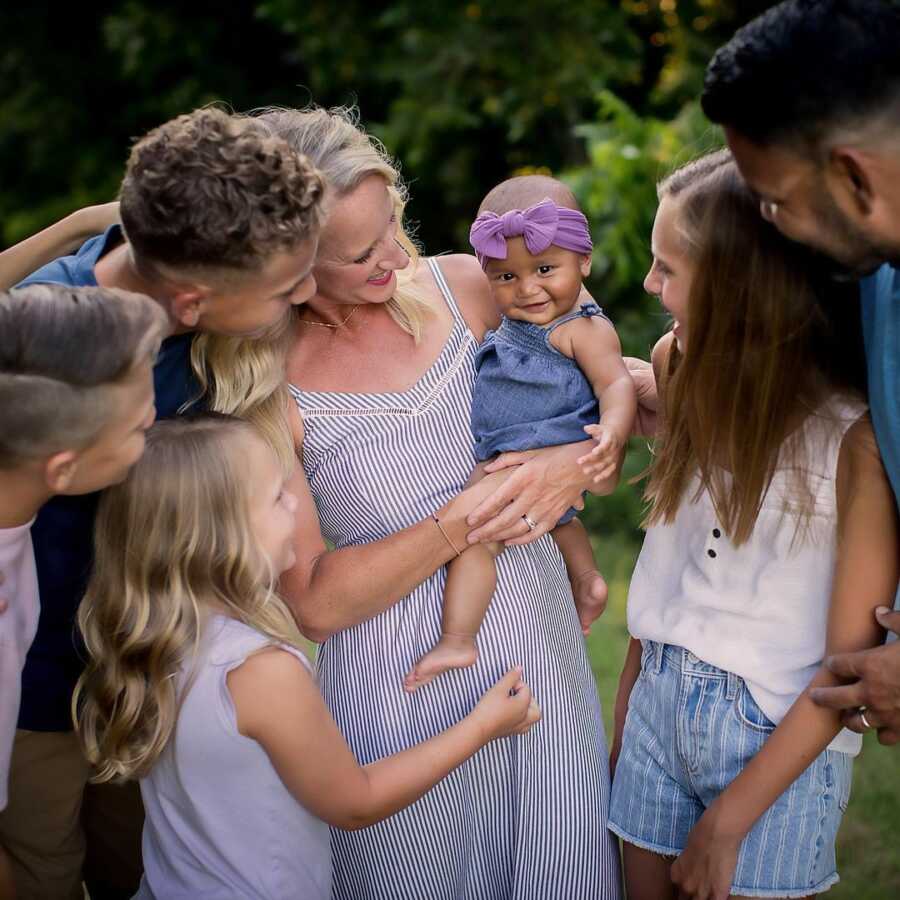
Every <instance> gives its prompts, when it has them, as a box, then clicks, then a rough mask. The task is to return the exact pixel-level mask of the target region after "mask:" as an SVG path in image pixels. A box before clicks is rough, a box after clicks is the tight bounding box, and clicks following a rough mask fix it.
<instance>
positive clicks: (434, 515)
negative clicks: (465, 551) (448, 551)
mask: <svg viewBox="0 0 900 900" xmlns="http://www.w3.org/2000/svg"><path fill="white" fill-rule="evenodd" d="M431 518H432V519H434V524H435V525H437V527H438V528H440V530H441V534H442V535H443V536H444V540H445V541H446V542H447V543H448V544H449V545H450V546H451V547H452V548H453V552H454V553H455V554H456V555H457V556H462V550H460V549H459V548H458V547H457V546H456V544H454V543H453V541H451V540H450V535H449V534H447V532H446V531H445V530H444V526H443V525H441V520H440V519H439V518H438V516H437V513H432V514H431Z"/></svg>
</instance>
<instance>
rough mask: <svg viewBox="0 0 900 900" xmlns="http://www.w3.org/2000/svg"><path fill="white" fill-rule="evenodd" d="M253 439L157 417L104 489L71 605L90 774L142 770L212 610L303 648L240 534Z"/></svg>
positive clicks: (220, 424)
mask: <svg viewBox="0 0 900 900" xmlns="http://www.w3.org/2000/svg"><path fill="white" fill-rule="evenodd" d="M259 439H260V435H259V434H258V432H257V431H256V429H255V428H254V427H253V426H252V425H250V424H249V423H247V422H245V421H243V420H241V419H237V418H234V417H230V416H221V415H217V414H205V415H202V416H197V417H190V416H188V417H180V418H177V419H172V420H165V421H160V422H157V423H156V424H155V425H154V426H153V427H152V428H151V429H150V430H149V431H148V433H147V448H146V451H145V453H144V456H143V457H142V458H141V459H140V461H139V462H138V463H137V464H136V465H135V466H134V468H133V469H132V470H131V472H130V474H129V475H128V478H127V479H126V480H125V481H124V482H123V483H122V484H120V485H116V486H115V487H112V488H110V489H109V490H107V491H105V492H104V494H103V497H102V499H101V501H100V507H99V511H98V515H97V520H96V525H95V534H94V543H95V558H94V567H93V571H92V574H91V579H90V582H89V584H88V588H87V592H86V594H85V597H84V600H83V601H82V603H81V606H80V608H79V611H78V626H79V628H80V630H81V633H82V635H83V636H84V641H85V645H86V647H87V650H88V653H89V662H88V665H87V668H86V669H85V671H84V673H83V674H82V676H81V678H80V679H79V681H78V685H77V687H76V689H75V694H74V697H73V700H72V714H73V717H74V719H75V723H76V727H77V729H78V732H79V734H80V737H81V740H82V743H83V745H84V749H85V752H86V755H87V758H88V760H89V761H90V762H91V763H92V764H93V765H94V766H95V767H96V773H95V776H94V780H96V781H110V780H113V779H115V780H122V779H128V778H137V777H141V776H143V775H145V774H146V773H147V772H148V771H149V769H150V767H151V766H152V765H153V763H154V762H155V761H156V759H157V758H158V757H159V755H160V753H162V751H163V749H164V748H165V746H166V744H167V743H168V741H169V739H170V737H171V735H172V731H173V729H174V727H175V722H176V720H177V717H178V704H179V697H178V695H177V682H178V678H177V675H178V673H179V671H180V670H181V669H182V667H184V666H190V663H191V660H192V658H193V657H194V656H196V654H197V653H198V650H199V647H200V640H201V636H202V632H203V627H204V622H205V621H206V619H207V617H208V616H209V615H210V613H211V611H212V610H218V611H221V612H223V613H225V614H226V615H229V616H232V617H233V618H235V619H239V620H240V621H242V622H244V623H246V624H247V625H249V626H250V627H252V628H255V629H256V630H257V631H260V632H262V633H263V634H265V635H267V636H268V637H270V638H271V639H272V641H273V642H280V643H285V644H289V645H293V646H297V647H302V646H303V641H302V638H301V635H300V633H299V631H298V630H297V626H296V624H295V622H294V619H293V617H292V616H291V614H290V612H289V611H288V609H287V607H286V606H285V604H284V603H283V602H282V601H281V600H280V599H279V597H278V596H277V595H276V594H275V591H274V584H275V578H276V573H273V572H272V571H271V566H270V564H269V562H268V560H267V559H266V557H265V556H264V554H263V553H262V551H261V549H260V548H259V546H258V544H257V541H256V539H255V537H254V535H253V534H252V532H251V531H250V525H249V522H250V516H249V507H248V501H249V497H248V487H247V479H246V478H244V477H242V473H241V471H240V459H241V455H242V449H244V448H246V442H247V441H252V440H259Z"/></svg>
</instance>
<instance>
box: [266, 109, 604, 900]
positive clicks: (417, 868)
mask: <svg viewBox="0 0 900 900" xmlns="http://www.w3.org/2000/svg"><path fill="white" fill-rule="evenodd" d="M259 120H260V121H261V122H263V123H265V124H266V125H267V126H268V127H269V128H270V129H271V130H272V132H273V133H274V134H276V135H278V136H280V137H283V138H285V139H286V140H287V142H288V143H289V144H291V145H292V146H293V147H294V148H295V149H296V150H298V151H299V152H300V153H302V154H304V155H306V156H307V157H308V158H309V159H310V160H311V161H312V163H313V164H314V165H315V166H316V167H317V168H318V169H319V170H320V171H321V172H322V174H323V176H324V178H325V179H326V182H327V184H328V186H329V192H330V200H329V201H328V202H329V211H328V216H327V219H326V222H325V225H324V227H323V230H322V233H321V239H320V243H319V251H318V255H317V258H316V263H315V266H314V270H313V275H314V277H315V280H316V293H315V295H314V296H313V297H312V298H311V299H310V300H309V301H307V302H306V303H305V304H304V305H303V306H301V307H298V308H297V311H296V321H295V323H294V326H293V336H292V341H291V348H290V351H289V355H288V370H287V371H288V380H289V382H290V385H291V388H290V389H291V393H292V394H293V396H294V398H295V400H296V403H297V406H298V408H299V410H300V412H301V414H302V417H303V435H302V439H303V463H304V469H305V474H306V476H307V479H308V483H309V490H308V491H307V490H306V489H305V486H300V485H298V486H297V494H298V498H299V502H300V510H299V514H298V529H297V537H296V544H295V545H296V547H297V550H298V561H297V564H296V565H295V566H294V568H293V569H292V570H291V571H290V572H289V573H286V575H285V577H284V578H283V579H282V589H283V591H284V592H285V596H286V597H287V599H288V602H289V603H290V604H291V607H292V609H293V611H294V613H295V615H296V616H297V619H298V622H299V623H300V626H301V629H302V630H303V631H304V632H305V633H306V634H308V635H309V636H311V637H313V638H315V639H316V640H318V641H320V642H322V647H321V648H320V651H319V656H318V669H319V675H320V679H321V684H322V689H323V692H324V695H325V699H326V702H327V703H328V706H329V708H330V710H331V712H332V714H333V715H334V717H335V719H336V721H337V723H338V726H339V727H340V729H341V731H342V733H343V734H344V735H345V736H346V738H347V741H348V743H349V745H350V747H351V749H352V750H353V752H354V754H355V755H356V756H357V758H359V759H360V761H362V762H368V761H371V760H373V759H375V758H378V757H380V756H383V755H384V754H386V753H394V752H398V751H402V750H404V749H406V748H408V747H410V746H412V745H413V744H415V743H417V742H419V741H421V740H423V739H427V738H430V737H431V736H433V735H435V734H437V733H439V732H440V731H442V730H443V729H444V728H446V727H447V726H448V725H449V724H451V723H452V722H454V721H456V720H457V719H458V718H459V717H460V715H461V714H463V713H464V712H465V710H467V709H468V708H470V707H471V704H472V702H473V701H474V699H475V698H477V697H478V696H480V695H481V694H482V693H483V691H484V689H485V687H486V686H487V685H489V684H491V683H493V681H494V680H496V678H497V676H498V675H499V674H501V673H502V672H504V671H506V670H507V669H508V667H509V665H510V663H512V662H520V663H522V664H523V666H524V670H525V675H526V677H527V678H528V680H529V684H530V686H531V687H532V689H533V691H534V693H535V696H536V698H537V700H538V702H539V703H540V704H541V707H542V709H543V710H544V713H545V718H544V721H543V722H542V723H541V727H540V728H539V729H535V730H534V731H533V732H531V733H529V734H528V735H524V736H517V737H511V738H508V739H505V740H503V741H497V742H495V743H494V744H493V745H491V746H489V747H487V748H486V749H485V750H482V751H480V752H479V753H478V754H476V755H475V756H474V757H473V758H472V759H471V760H469V761H468V762H467V763H465V764H464V765H462V766H461V767H460V768H459V769H457V770H456V771H455V772H454V773H452V774H451V775H450V776H449V777H448V778H447V779H445V780H444V781H443V782H442V783H441V784H440V785H439V786H438V787H437V788H436V789H435V790H434V791H433V792H432V793H431V794H429V795H428V796H427V797H426V798H424V799H423V800H422V801H421V802H419V803H417V804H415V805H413V806H411V807H409V808H408V809H406V810H404V811H403V812H401V813H399V814H398V815H397V816H395V817H394V818H392V819H391V820H389V821H387V822H384V823H381V824H380V825H376V826H374V827H372V828H369V829H366V830H365V831H362V832H352V833H348V832H342V831H335V832H334V833H333V835H332V846H333V849H334V864H335V883H334V896H335V897H336V898H339V900H344V898H346V900H350V898H353V900H366V898H372V900H375V898H384V897H391V898H398V900H399V898H409V900H420V898H422V897H428V898H430V900H456V898H478V900H493V898H498V900H499V898H504V900H509V898H516V900H524V898H535V900H537V898H540V900H553V898H566V900H577V898H591V900H596V898H598V897H602V898H604V900H615V898H617V897H619V895H620V887H619V870H618V859H617V854H616V849H615V846H614V843H613V841H612V839H611V837H610V836H609V834H608V832H607V829H606V809H607V803H608V795H609V786H608V767H607V756H606V743H605V737H604V733H603V725H602V721H601V715H600V705H599V702H598V699H597V696H596V691H595V687H594V682H593V676H592V673H591V669H590V666H589V665H588V661H587V659H586V656H585V652H584V646H583V642H582V638H581V629H580V626H579V622H578V617H577V615H576V612H575V608H574V605H573V602H572V594H571V590H570V587H569V583H568V581H567V579H566V574H565V570H564V568H563V565H562V561H561V559H560V556H559V553H558V551H557V550H556V547H555V545H554V544H553V541H552V539H551V538H550V537H549V536H548V532H549V531H550V529H552V527H553V526H554V525H555V523H556V522H557V520H558V519H559V517H560V516H561V515H562V514H563V512H565V510H567V509H568V508H569V507H571V506H573V505H576V506H580V505H581V502H582V501H581V493H582V491H583V490H585V489H587V488H591V487H596V486H593V485H589V484H588V479H586V478H585V476H584V475H583V474H582V473H581V471H580V468H579V467H578V466H577V464H576V460H577V459H578V458H579V456H580V455H582V454H583V453H585V452H586V451H587V448H589V447H590V444H588V443H584V444H575V445H566V446H562V447H557V448H552V449H549V450H544V451H538V452H536V453H533V454H521V455H520V454H513V455H511V459H510V458H508V459H506V460H505V461H504V462H506V463H510V462H513V463H518V462H522V465H521V466H519V468H518V469H516V470H515V471H514V473H513V474H512V475H511V476H510V477H509V478H508V480H507V481H506V482H505V484H504V485H503V486H502V487H500V488H499V489H497V490H495V491H494V492H493V493H492V494H491V495H490V497H489V498H488V499H487V500H486V501H485V502H484V503H483V504H482V506H481V508H480V509H479V510H477V511H476V512H477V515H476V516H475V517H473V518H472V519H471V520H467V519H466V517H465V515H464V514H462V511H461V506H462V503H463V501H464V499H465V498H466V497H467V495H469V491H467V492H466V494H463V495H460V493H459V492H460V491H461V489H462V486H463V485H464V484H465V482H466V480H467V478H468V476H469V473H470V472H471V470H472V467H473V465H474V457H473V447H472V443H473V442H472V434H471V430H470V427H469V407H470V402H471V391H472V383H473V374H474V370H473V357H474V353H475V348H476V346H477V344H478V343H479V341H480V340H481V338H482V336H483V334H484V332H485V331H486V330H487V329H488V328H491V327H496V325H497V321H498V318H497V313H496V311H495V309H494V305H493V303H492V301H491V298H490V294H489V290H488V284H487V281H486V280H485V278H484V275H483V273H482V271H481V268H480V266H479V265H478V262H477V261H476V260H475V258H474V257H473V256H465V255H449V256H443V257H440V258H439V259H434V258H432V259H420V258H419V257H418V254H417V252H416V248H415V247H414V246H413V244H412V243H411V242H410V240H409V238H408V237H407V236H406V234H405V233H404V230H403V223H402V217H403V206H404V199H405V197H404V193H403V189H402V186H401V184H400V181H399V178H398V174H397V171H396V168H395V167H394V165H393V164H392V162H391V161H390V159H389V158H388V157H387V155H386V154H385V152H384V151H383V148H381V147H380V146H379V145H378V144H377V143H376V142H375V141H373V140H372V139H371V138H370V137H369V136H367V135H366V134H365V133H364V132H363V131H362V130H361V129H360V128H359V127H358V124H357V121H356V119H355V117H354V116H353V115H352V114H350V113H347V112H345V111H341V110H333V111H328V110H324V109H311V110H307V111H296V110H270V111H268V112H265V113H264V114H262V115H261V116H260V117H259ZM523 460H527V461H524V462H523ZM501 474H503V473H501ZM496 477H497V476H496V475H495V476H494V478H496ZM604 487H605V488H606V489H608V488H609V483H608V482H607V484H606V485H605V486H604ZM478 489H480V490H482V491H484V492H485V493H487V492H488V490H490V489H492V488H491V484H490V478H489V479H488V485H487V486H485V483H484V482H482V483H481V485H478V486H476V488H474V489H470V490H478ZM497 513H499V515H495V514H497ZM492 515H494V516H495V517H494V519H493V520H492V521H491V522H490V523H489V524H488V525H487V526H482V527H478V528H476V529H475V530H474V531H473V532H472V533H471V534H468V532H470V530H471V527H472V526H471V524H470V523H474V524H478V523H482V522H485V521H486V520H487V519H488V518H489V517H490V516H492ZM320 522H321V527H320V524H319V523H320ZM325 538H327V539H328V540H329V541H331V543H332V544H333V545H334V547H335V549H334V550H333V551H332V552H326V544H325ZM489 539H500V540H507V541H509V542H511V543H512V544H513V545H514V546H512V547H510V549H508V550H507V552H506V553H504V554H503V555H502V557H501V558H500V562H499V564H498V589H497V593H496V595H495V599H494V602H493V603H492V605H491V609H490V610H489V612H488V614H487V616H486V618H485V621H484V625H483V628H482V630H481V633H480V638H479V640H480V647H479V649H480V656H479V662H478V664H477V665H476V666H474V667H472V668H471V669H464V670H459V671H454V672H451V673H449V674H448V675H447V676H446V677H445V678H443V679H440V680H438V681H436V682H434V683H432V684H429V685H426V686H424V687H423V688H421V689H420V690H419V691H417V692H416V693H415V694H414V695H411V696H410V695H407V694H405V693H404V692H403V691H402V688H401V684H402V680H403V676H404V674H405V673H406V672H407V671H408V670H409V668H410V666H411V665H412V663H413V662H414V661H415V660H416V659H418V658H419V657H420V656H421V655H422V653H423V652H424V651H425V650H427V649H428V648H429V647H430V646H431V645H432V644H433V643H434V641H435V640H436V639H437V638H438V636H439V634H440V628H441V607H442V602H441V600H442V595H443V588H444V579H445V568H444V567H445V564H446V563H447V562H449V561H450V560H451V559H453V558H454V557H455V556H457V555H458V553H459V551H460V550H461V549H462V548H463V547H464V546H466V541H467V540H469V541H472V540H489ZM526 544H527V546H525V545H526ZM388 886H389V887H388Z"/></svg>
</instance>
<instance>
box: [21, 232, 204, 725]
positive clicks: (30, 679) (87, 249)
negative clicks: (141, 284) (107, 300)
mask: <svg viewBox="0 0 900 900" xmlns="http://www.w3.org/2000/svg"><path fill="white" fill-rule="evenodd" d="M122 240H123V238H122V231H121V228H120V227H119V226H118V225H113V226H111V227H110V228H108V229H107V230H106V231H105V232H104V233H103V234H99V235H97V236H96V237H93V238H91V239H90V240H89V241H87V242H86V243H84V244H83V245H82V246H81V248H80V249H79V250H78V251H77V252H76V253H74V254H73V255H72V256H63V257H60V258H59V259H55V260H53V262H51V263H48V264H47V265H46V266H44V267H43V268H42V269H38V271H37V272H34V273H33V274H31V275H29V276H28V278H26V279H25V280H24V281H22V282H21V284H20V285H19V286H20V287H21V286H23V285H26V284H41V283H43V284H46V283H48V282H52V283H56V284H68V285H72V286H73V287H80V286H86V285H96V284H97V279H96V277H95V275H94V266H95V264H96V263H97V260H99V259H100V257H102V256H103V255H104V254H105V253H107V252H108V251H109V250H111V249H112V248H113V247H115V246H116V245H118V244H120V243H121V242H122ZM191 339H192V335H190V334H181V335H176V336H174V337H170V338H168V339H166V340H165V341H163V344H162V347H161V348H160V352H159V356H158V358H157V361H156V364H155V365H154V367H153V383H154V387H155V390H156V416H157V418H159V419H165V418H169V417H171V416H174V415H176V413H177V412H178V410H179V409H180V408H181V407H182V406H183V405H184V404H185V403H188V402H189V401H191V400H192V399H194V398H195V397H197V395H198V394H199V392H200V388H199V386H198V384H197V382H196V380H195V379H194V376H193V372H192V370H191V362H190V352H191ZM98 497H99V494H88V495H85V496H80V497H54V498H53V499H52V500H50V501H49V502H48V503H46V504H45V505H44V506H43V507H42V508H41V510H40V512H39V513H38V515H37V519H36V520H35V523H34V525H33V526H32V528H31V536H32V541H33V543H34V556H35V562H36V564H37V573H38V587H39V590H40V596H41V615H40V620H39V621H38V629H37V634H36V635H35V639H34V643H33V644H32V645H31V649H30V650H29V652H28V658H27V660H26V663H25V669H24V671H23V673H22V704H21V708H20V712H19V727H20V728H27V729H29V730H31V731H70V730H71V728H72V717H71V713H70V703H71V699H72V690H73V689H74V687H75V682H76V681H77V680H78V676H79V675H80V674H81V670H82V668H83V663H82V659H83V653H82V650H81V644H80V640H79V638H78V636H77V634H76V631H75V614H76V612H77V610H78V604H79V603H80V602H81V598H82V596H83V595H84V589H85V586H86V585H87V579H88V575H89V573H90V567H91V562H92V560H93V557H94V551H93V530H94V515H95V513H96V510H97V500H98Z"/></svg>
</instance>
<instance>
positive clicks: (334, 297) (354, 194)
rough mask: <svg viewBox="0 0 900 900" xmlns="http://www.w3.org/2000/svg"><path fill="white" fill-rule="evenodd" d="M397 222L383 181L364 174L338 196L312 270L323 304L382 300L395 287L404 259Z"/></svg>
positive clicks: (365, 302) (386, 299) (380, 178)
mask: <svg viewBox="0 0 900 900" xmlns="http://www.w3.org/2000/svg"><path fill="white" fill-rule="evenodd" d="M398 227H399V223H398V221H397V214H396V210H395V207H394V200H393V197H392V196H391V194H390V193H389V192H388V186H387V182H386V181H385V180H384V178H382V177H381V176H380V175H369V176H368V177H366V178H364V179H363V180H362V181H361V182H360V183H359V185H357V187H355V188H354V189H353V190H351V191H349V192H348V193H346V194H344V195H343V196H341V197H339V198H338V199H337V200H336V202H335V203H334V205H333V206H332V208H331V210H330V212H329V215H328V219H327V220H326V222H325V227H324V228H323V229H322V238H321V243H320V250H319V256H318V258H317V260H316V266H315V270H314V275H315V279H316V284H317V298H316V299H317V301H321V302H322V303H323V304H325V305H359V304H381V303H386V302H387V301H388V300H390V299H391V297H393V296H394V293H395V291H396V289H397V278H396V275H395V274H394V273H395V272H397V271H399V270H401V269H405V268H406V266H407V265H408V264H409V257H408V256H407V255H406V251H405V250H404V249H403V248H402V247H401V246H400V245H399V244H398V243H397V240H396V237H397V232H398Z"/></svg>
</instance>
